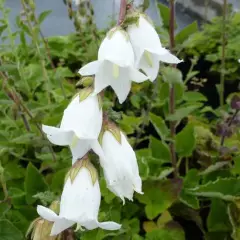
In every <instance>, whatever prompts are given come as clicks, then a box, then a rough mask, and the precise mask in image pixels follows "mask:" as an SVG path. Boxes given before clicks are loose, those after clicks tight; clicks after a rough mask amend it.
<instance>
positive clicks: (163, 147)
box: [149, 136, 171, 162]
mask: <svg viewBox="0 0 240 240" xmlns="http://www.w3.org/2000/svg"><path fill="white" fill-rule="evenodd" d="M149 147H150V149H151V151H152V156H153V157H154V158H156V159H159V160H161V161H163V162H170V159H171V158H170V150H169V147H168V145H167V144H166V143H163V142H161V141H160V140H158V139H156V138H154V137H152V136H151V137H150V144H149Z"/></svg>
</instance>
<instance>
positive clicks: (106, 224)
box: [98, 222, 122, 230]
mask: <svg viewBox="0 0 240 240" xmlns="http://www.w3.org/2000/svg"><path fill="white" fill-rule="evenodd" d="M98 226H99V227H100V228H102V229H105V230H118V229H120V228H121V226H122V225H121V224H118V223H115V222H98Z"/></svg>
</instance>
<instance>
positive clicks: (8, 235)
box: [0, 219, 23, 240]
mask: <svg viewBox="0 0 240 240" xmlns="http://www.w3.org/2000/svg"><path fill="white" fill-rule="evenodd" d="M0 238H1V240H22V239H23V235H22V233H21V232H20V231H19V230H18V229H17V228H16V227H15V226H14V225H13V224H12V223H11V222H9V221H8V220H6V219H0Z"/></svg>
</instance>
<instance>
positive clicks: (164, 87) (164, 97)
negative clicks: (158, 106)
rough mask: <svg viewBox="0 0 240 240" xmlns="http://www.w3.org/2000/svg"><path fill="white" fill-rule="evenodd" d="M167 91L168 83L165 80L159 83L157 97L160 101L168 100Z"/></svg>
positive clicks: (168, 88)
mask: <svg viewBox="0 0 240 240" xmlns="http://www.w3.org/2000/svg"><path fill="white" fill-rule="evenodd" d="M169 91H170V87H169V84H168V83H166V82H164V83H161V85H160V89H159V99H160V101H161V102H163V103H164V102H166V101H168V98H169Z"/></svg>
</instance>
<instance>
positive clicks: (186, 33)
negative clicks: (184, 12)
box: [175, 21, 198, 44]
mask: <svg viewBox="0 0 240 240" xmlns="http://www.w3.org/2000/svg"><path fill="white" fill-rule="evenodd" d="M196 32H198V23H197V21H194V22H192V23H191V24H189V25H188V26H186V27H185V28H183V29H182V30H181V31H180V32H179V33H178V34H177V35H176V36H175V41H176V43H178V44H182V43H184V42H185V41H186V40H188V38H189V37H190V36H191V35H192V34H193V33H196Z"/></svg>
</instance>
